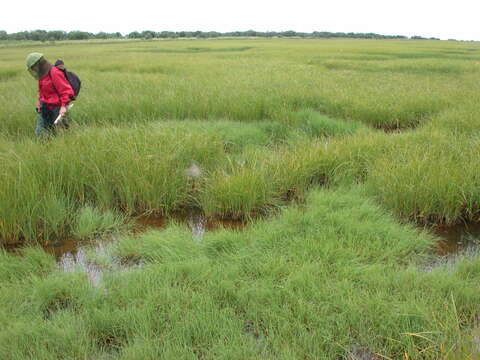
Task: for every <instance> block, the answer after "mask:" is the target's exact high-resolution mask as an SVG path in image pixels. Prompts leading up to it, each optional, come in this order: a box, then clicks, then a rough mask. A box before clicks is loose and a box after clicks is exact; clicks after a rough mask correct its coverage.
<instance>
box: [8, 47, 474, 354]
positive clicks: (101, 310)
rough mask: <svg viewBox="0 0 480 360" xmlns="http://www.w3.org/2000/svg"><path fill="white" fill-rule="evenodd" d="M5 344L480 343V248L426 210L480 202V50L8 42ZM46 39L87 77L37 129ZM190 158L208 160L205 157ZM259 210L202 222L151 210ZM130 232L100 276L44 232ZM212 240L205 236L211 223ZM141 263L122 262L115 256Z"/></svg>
mask: <svg viewBox="0 0 480 360" xmlns="http://www.w3.org/2000/svg"><path fill="white" fill-rule="evenodd" d="M0 51H1V52H0V109H1V112H0V134H1V135H0V242H1V243H2V244H4V245H7V244H18V243H21V244H23V245H29V247H26V248H25V249H23V250H21V253H22V255H21V256H18V255H12V254H8V253H6V252H5V251H4V250H2V249H1V248H0V322H1V323H2V324H4V327H3V330H2V331H1V332H0V358H2V359H3V358H9V359H58V358H71V359H77V358H105V359H107V358H108V359H110V358H111V359H133V358H141V359H159V358H164V359H171V358H186V359H187V358H192V359H199V358H201V359H217V358H219V359H221V358H225V359H245V358H250V359H258V358H264V359H340V358H347V356H349V354H350V355H351V354H352V353H363V354H376V355H377V356H380V357H384V358H387V359H389V358H390V359H400V358H405V359H444V358H445V359H455V358H458V359H465V358H474V356H477V355H478V354H475V342H476V340H475V334H476V331H478V329H476V327H478V324H477V320H478V314H479V313H480V307H479V305H478V304H479V301H480V299H479V298H478V290H477V285H478V281H479V279H480V277H479V276H480V275H479V274H480V271H479V268H480V267H479V260H478V259H477V258H475V257H472V258H468V259H467V258H465V259H463V260H461V261H459V262H458V264H456V265H455V266H454V267H453V268H450V269H446V268H444V267H442V266H439V267H438V268H435V269H433V270H432V271H431V272H425V271H423V270H422V266H423V265H424V264H425V263H426V262H428V261H429V259H430V258H431V257H432V251H433V247H434V246H435V242H436V241H437V240H438V239H436V238H435V237H433V236H432V235H429V234H428V233H426V232H425V231H419V230H418V229H416V228H415V227H413V226H412V225H411V224H409V222H412V221H413V222H416V223H420V224H425V223H428V224H437V225H438V224H455V223H460V222H465V221H467V222H471V221H477V220H478V218H479V216H480V206H479V203H480V191H479V190H478V189H479V188H480V180H479V179H480V177H479V176H478V173H479V170H480V155H479V154H480V152H479V150H480V149H479V141H478V139H477V138H478V135H479V129H480V120H479V119H480V118H479V113H480V112H479V110H480V106H479V105H478V104H479V102H478V101H477V100H478V99H477V98H478V95H477V94H478V93H479V91H480V85H479V84H480V81H479V80H480V79H479V77H480V67H479V66H480V65H479V64H480V46H479V45H478V44H476V43H460V42H443V41H442V42H440V41H410V40H409V41H404V40H399V41H383V40H374V41H367V40H347V39H342V40H299V39H295V40H293V39H271V40H260V39H248V40H224V39H220V40H182V41H113V42H101V41H99V42H92V43H83V42H77V43H69V42H65V43H59V44H56V45H55V44H35V45H33V44H20V45H8V44H2V45H1V49H0ZM31 51H41V52H44V53H45V54H46V55H47V57H48V58H49V59H51V60H54V59H55V58H63V59H64V60H65V62H66V64H67V67H68V68H69V69H71V70H73V71H75V72H77V73H78V74H80V75H81V78H82V81H83V84H84V86H83V88H82V93H81V95H80V98H79V100H78V102H77V105H76V106H75V108H74V109H73V110H72V115H73V117H74V119H75V123H74V124H73V126H72V129H71V131H69V132H66V133H61V134H59V135H58V136H57V137H55V138H52V139H51V140H49V141H47V142H39V141H36V140H35V139H34V135H33V119H34V116H35V114H34V111H33V109H34V105H35V92H36V86H35V83H34V82H33V80H32V79H31V78H29V76H28V75H27V74H26V72H25V71H24V65H23V59H24V57H25V54H26V53H28V52H31ZM192 169H194V170H192ZM185 212H187V213H188V212H194V213H201V214H202V216H207V217H212V218H238V219H243V220H245V219H248V220H250V221H249V222H248V226H247V227H246V228H245V229H243V230H242V231H236V230H231V229H230V230H228V229H221V230H218V231H216V232H210V233H205V235H204V236H203V237H202V238H201V239H192V234H191V231H189V230H188V229H187V228H186V227H185V226H184V225H181V224H173V225H169V226H168V227H167V228H166V229H164V230H162V231H158V230H156V231H148V232H144V233H141V234H138V233H136V232H134V231H131V230H132V227H131V225H132V221H133V219H134V218H135V217H136V216H138V215H141V214H153V215H155V216H171V215H173V214H177V213H185ZM107 233H115V236H114V237H115V239H114V240H113V241H112V242H111V243H110V245H111V246H110V245H109V248H108V250H106V251H107V253H106V254H104V256H103V257H102V259H96V260H95V259H93V260H92V261H97V263H96V266H97V267H99V268H102V269H110V270H109V271H105V274H104V275H103V276H102V280H101V282H100V285H98V284H96V285H95V284H92V283H91V282H89V280H88V278H87V277H86V276H85V274H83V273H81V272H79V271H73V272H71V273H64V272H62V271H61V269H59V268H58V267H57V266H56V265H55V261H54V259H53V258H52V257H51V256H50V255H48V254H46V253H45V252H44V251H43V250H42V249H41V248H39V247H38V245H39V244H46V243H48V244H51V243H56V242H61V241H62V239H66V238H69V239H72V238H73V239H76V240H78V241H82V240H84V239H89V240H90V241H91V240H92V239H98V238H99V237H102V236H104V235H105V234H107ZM198 240H200V241H198ZM112 261H117V262H119V263H123V262H125V263H129V262H133V263H135V264H137V265H138V264H142V266H137V267H135V268H126V269H122V271H113V270H111V269H116V268H115V267H114V266H111V264H110V262H112Z"/></svg>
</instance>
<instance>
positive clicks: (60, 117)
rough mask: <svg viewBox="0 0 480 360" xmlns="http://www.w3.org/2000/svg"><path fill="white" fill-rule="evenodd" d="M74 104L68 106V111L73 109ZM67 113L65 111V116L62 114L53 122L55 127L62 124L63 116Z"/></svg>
mask: <svg viewBox="0 0 480 360" xmlns="http://www.w3.org/2000/svg"><path fill="white" fill-rule="evenodd" d="M73 105H74V104H70V105H68V106H67V111H68V110H70V109H71V108H72V107H73ZM67 111H65V112H64V113H63V114H60V115H58V116H57V118H56V119H55V121H54V122H53V125H58V123H59V122H60V120H61V119H62V116H63V115H65V114H66V113H67Z"/></svg>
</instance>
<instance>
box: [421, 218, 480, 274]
mask: <svg viewBox="0 0 480 360" xmlns="http://www.w3.org/2000/svg"><path fill="white" fill-rule="evenodd" d="M428 230H429V231H430V232H431V233H432V234H433V235H435V236H436V237H438V238H439V241H438V242H437V243H436V246H435V249H434V251H435V257H434V258H433V259H432V261H431V262H430V263H429V264H427V265H426V266H425V268H424V270H425V271H432V270H433V269H435V268H437V267H440V266H446V267H447V268H450V269H453V268H454V267H455V265H456V263H457V262H458V260H459V259H462V258H474V257H476V256H478V255H480V223H469V224H458V225H454V226H448V227H446V226H435V227H432V228H429V229H428Z"/></svg>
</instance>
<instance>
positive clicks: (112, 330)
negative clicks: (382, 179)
mask: <svg viewBox="0 0 480 360" xmlns="http://www.w3.org/2000/svg"><path fill="white" fill-rule="evenodd" d="M433 241H434V239H433V238H432V237H431V236H428V235H427V234H425V233H419V232H418V230H415V229H414V228H413V227H411V226H404V225H400V224H399V223H398V222H397V221H396V220H395V219H393V218H392V217H391V216H390V215H389V214H388V213H387V212H385V211H384V210H383V209H381V208H380V207H379V206H378V205H376V204H374V203H373V202H372V200H370V199H369V197H368V196H367V194H366V192H365V190H364V189H363V188H362V187H353V188H348V187H340V188H339V189H337V190H322V191H315V192H313V193H312V194H311V195H310V196H309V197H308V199H307V201H306V205H305V206H303V207H299V208H297V207H290V208H288V209H285V210H284V211H283V212H282V213H281V214H280V215H279V216H278V217H277V218H275V219H273V220H270V221H261V222H257V223H255V224H253V225H251V227H250V228H247V229H245V230H243V231H242V232H236V231H232V230H221V231H218V232H215V233H208V234H206V235H205V237H204V238H203V240H202V242H195V241H193V240H192V238H191V234H190V232H189V231H187V229H185V228H183V227H179V226H172V227H170V228H168V229H167V230H166V231H165V232H158V231H151V232H148V233H144V234H142V235H140V237H137V238H135V237H132V236H127V237H125V238H123V239H121V240H120V242H119V243H118V245H117V247H116V248H114V249H113V253H112V255H113V256H117V257H121V258H132V257H136V258H139V259H142V260H143V261H145V262H146V264H145V265H144V267H143V268H135V269H131V270H127V271H123V272H113V273H110V274H105V276H104V277H103V280H102V283H101V285H100V287H99V288H94V287H92V285H91V284H90V283H89V282H88V280H87V278H86V277H85V276H83V275H82V274H81V273H61V272H59V271H58V270H55V268H54V267H52V262H53V261H52V260H51V259H49V257H48V255H46V254H44V253H42V252H41V251H40V250H29V251H28V252H27V254H26V255H25V256H24V257H13V256H12V255H8V254H4V253H0V266H1V267H2V270H3V271H2V272H1V273H0V279H1V280H0V287H1V290H2V296H0V319H2V323H3V324H4V328H3V331H2V332H0V354H1V355H5V356H6V357H8V358H10V359H33V358H35V359H54V358H59V357H61V358H112V359H131V358H139V357H140V358H143V359H169V358H172V357H179V358H192V359H193V358H198V357H202V358H205V359H223V358H224V359H245V358H250V359H258V358H263V359H298V358H306V359H334V358H342V357H347V356H348V354H349V353H352V352H355V351H358V349H364V351H365V352H369V353H372V354H378V356H383V357H387V358H392V359H396V358H402V357H407V356H408V358H410V359H440V358H449V357H450V358H453V356H455V355H456V356H459V357H460V358H462V356H463V358H467V357H468V356H473V353H472V348H471V347H469V346H468V345H469V344H468V343H467V341H468V338H467V336H466V335H467V334H469V333H471V329H472V326H473V325H474V322H475V317H476V314H477V313H478V310H479V309H478V303H479V300H480V299H479V296H478V291H476V287H475V286H474V285H475V284H476V283H477V282H478V274H479V271H478V269H479V262H478V260H475V259H470V260H464V261H463V262H461V266H460V267H459V268H458V269H454V270H453V271H451V270H450V271H449V270H447V269H444V268H441V267H440V268H438V269H435V270H434V271H432V272H430V273H426V272H422V271H421V270H419V268H418V267H417V264H422V263H423V262H424V261H426V258H425V256H426V254H427V252H428V249H429V248H430V247H431V246H432V243H433ZM15 274H18V275H15ZM18 299H21V301H19V300H18ZM460 350H463V351H464V353H460V352H459V351H460Z"/></svg>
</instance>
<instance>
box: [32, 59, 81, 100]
mask: <svg viewBox="0 0 480 360" xmlns="http://www.w3.org/2000/svg"><path fill="white" fill-rule="evenodd" d="M73 97H74V92H73V89H72V87H71V86H70V83H69V82H68V80H67V79H66V78H65V75H64V73H63V72H62V71H61V70H59V69H57V68H56V67H55V66H52V67H51V68H50V71H49V72H48V73H47V74H46V75H45V76H43V77H42V78H41V79H40V80H38V99H39V101H40V102H43V103H46V104H47V105H48V108H49V109H53V108H54V107H56V106H66V105H67V104H68V103H69V102H70V101H71V100H72V98H73Z"/></svg>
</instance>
